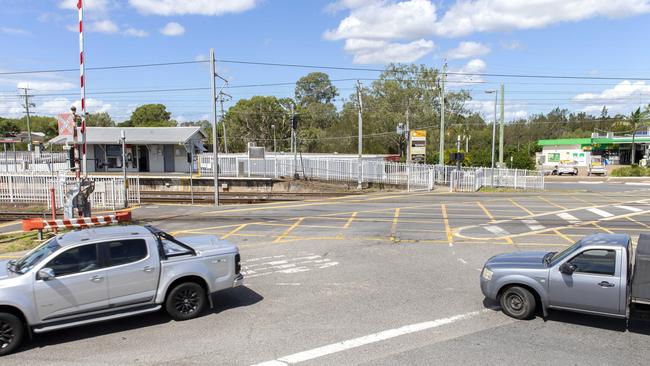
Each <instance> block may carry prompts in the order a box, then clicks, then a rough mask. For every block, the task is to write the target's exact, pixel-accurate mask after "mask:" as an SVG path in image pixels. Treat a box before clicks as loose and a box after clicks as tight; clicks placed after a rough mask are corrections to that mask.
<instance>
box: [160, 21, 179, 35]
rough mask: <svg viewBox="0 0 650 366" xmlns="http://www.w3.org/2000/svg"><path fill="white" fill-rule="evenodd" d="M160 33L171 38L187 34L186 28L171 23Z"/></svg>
mask: <svg viewBox="0 0 650 366" xmlns="http://www.w3.org/2000/svg"><path fill="white" fill-rule="evenodd" d="M160 33H162V34H164V35H166V36H170V37H174V36H180V35H182V34H183V33H185V28H183V26H182V25H180V24H178V23H176V22H169V23H167V24H166V25H165V27H163V29H161V30H160Z"/></svg>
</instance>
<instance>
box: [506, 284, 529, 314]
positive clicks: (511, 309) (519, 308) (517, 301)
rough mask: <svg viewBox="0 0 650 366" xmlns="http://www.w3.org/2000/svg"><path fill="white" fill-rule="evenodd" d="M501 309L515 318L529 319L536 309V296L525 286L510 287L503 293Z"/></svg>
mask: <svg viewBox="0 0 650 366" xmlns="http://www.w3.org/2000/svg"><path fill="white" fill-rule="evenodd" d="M501 309H502V311H503V312H504V313H505V314H506V315H508V316H511V317H513V318H515V319H529V318H530V317H531V316H532V315H533V312H534V311H535V297H534V296H533V294H531V293H530V291H528V290H527V289H525V288H523V287H519V286H513V287H510V288H508V289H506V290H505V291H504V292H503V294H501Z"/></svg>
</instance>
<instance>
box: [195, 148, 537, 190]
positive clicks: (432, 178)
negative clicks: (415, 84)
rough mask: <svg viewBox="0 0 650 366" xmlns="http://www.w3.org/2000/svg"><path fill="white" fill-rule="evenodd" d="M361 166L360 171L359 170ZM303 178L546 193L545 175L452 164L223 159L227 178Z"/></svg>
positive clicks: (209, 164) (203, 161)
mask: <svg viewBox="0 0 650 366" xmlns="http://www.w3.org/2000/svg"><path fill="white" fill-rule="evenodd" d="M197 161H198V163H197V165H198V166H197V169H199V170H200V172H201V174H202V175H209V174H212V172H213V170H212V169H213V158H212V156H211V155H201V157H200V158H199V159H198V160H197ZM360 166H361V172H359V167H360ZM294 173H297V174H298V175H300V177H303V178H306V179H313V180H322V181H338V182H359V181H360V182H362V183H381V184H391V185H400V186H405V187H406V188H407V189H408V190H432V189H433V188H434V186H435V185H440V186H448V187H450V189H451V190H453V191H459V192H475V191H478V190H479V189H480V188H481V187H507V188H515V189H534V190H538V189H539V190H542V189H544V175H543V174H542V173H541V172H537V171H530V170H523V169H491V168H471V167H463V168H461V169H460V170H458V171H457V170H456V167H454V166H441V165H424V164H405V163H396V162H390V161H383V160H367V161H366V160H364V161H363V162H362V164H361V165H360V164H359V161H358V160H356V159H335V158H312V157H304V158H298V159H297V160H296V161H294V159H293V157H291V156H277V157H273V158H270V159H248V158H247V157H223V158H222V157H220V158H219V174H220V175H221V176H226V177H233V176H235V177H266V178H280V177H292V176H293V175H294Z"/></svg>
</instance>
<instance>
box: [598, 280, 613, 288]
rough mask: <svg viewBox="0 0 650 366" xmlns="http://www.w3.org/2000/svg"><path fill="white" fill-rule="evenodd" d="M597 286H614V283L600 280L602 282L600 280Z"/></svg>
mask: <svg viewBox="0 0 650 366" xmlns="http://www.w3.org/2000/svg"><path fill="white" fill-rule="evenodd" d="M598 286H600V287H614V284H613V283H609V282H607V281H602V282H600V283H599V284H598Z"/></svg>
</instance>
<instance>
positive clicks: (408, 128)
mask: <svg viewBox="0 0 650 366" xmlns="http://www.w3.org/2000/svg"><path fill="white" fill-rule="evenodd" d="M409 114H410V113H409V105H408V103H406V162H407V163H410V162H411V123H410V118H409Z"/></svg>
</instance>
